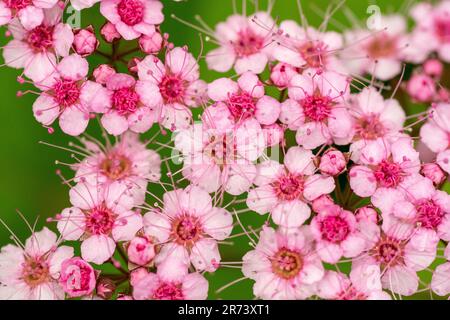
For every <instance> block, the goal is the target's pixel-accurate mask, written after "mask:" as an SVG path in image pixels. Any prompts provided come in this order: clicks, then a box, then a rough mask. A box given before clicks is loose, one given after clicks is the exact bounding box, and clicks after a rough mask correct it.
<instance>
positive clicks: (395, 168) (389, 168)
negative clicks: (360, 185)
mask: <svg viewBox="0 0 450 320" xmlns="http://www.w3.org/2000/svg"><path fill="white" fill-rule="evenodd" d="M374 175H375V178H376V179H377V181H378V184H379V185H380V186H382V187H386V188H394V187H397V186H398V185H399V184H400V182H402V181H403V170H402V168H401V167H400V165H399V164H397V163H395V162H391V161H389V160H383V161H381V163H380V164H379V165H378V166H377V168H376V169H375V172H374Z"/></svg>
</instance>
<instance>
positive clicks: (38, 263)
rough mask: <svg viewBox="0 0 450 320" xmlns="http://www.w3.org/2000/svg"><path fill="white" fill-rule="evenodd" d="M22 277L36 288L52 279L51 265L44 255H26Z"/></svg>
mask: <svg viewBox="0 0 450 320" xmlns="http://www.w3.org/2000/svg"><path fill="white" fill-rule="evenodd" d="M22 279H23V281H25V283H26V284H27V285H28V286H30V287H31V288H34V287H36V286H38V285H40V284H42V283H45V282H47V281H48V280H49V279H50V267H49V265H48V263H47V261H46V259H45V258H44V257H26V258H25V262H23V263H22Z"/></svg>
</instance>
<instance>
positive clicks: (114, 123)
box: [101, 111, 128, 136]
mask: <svg viewBox="0 0 450 320" xmlns="http://www.w3.org/2000/svg"><path fill="white" fill-rule="evenodd" d="M101 123H102V126H103V127H104V128H105V129H106V131H108V133H109V134H112V135H115V136H118V135H120V134H122V133H124V132H125V131H127V129H128V120H127V118H125V117H124V116H121V115H120V114H119V113H117V112H116V111H110V112H108V113H105V114H104V115H103V117H102V119H101Z"/></svg>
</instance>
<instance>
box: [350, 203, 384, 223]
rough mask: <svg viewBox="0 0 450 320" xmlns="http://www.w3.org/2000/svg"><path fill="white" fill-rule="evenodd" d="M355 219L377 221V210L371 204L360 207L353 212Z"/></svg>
mask: <svg viewBox="0 0 450 320" xmlns="http://www.w3.org/2000/svg"><path fill="white" fill-rule="evenodd" d="M355 215H356V220H358V221H370V222H373V223H378V212H377V211H376V210H375V209H374V208H373V207H371V206H365V207H361V208H359V209H358V210H356V212H355Z"/></svg>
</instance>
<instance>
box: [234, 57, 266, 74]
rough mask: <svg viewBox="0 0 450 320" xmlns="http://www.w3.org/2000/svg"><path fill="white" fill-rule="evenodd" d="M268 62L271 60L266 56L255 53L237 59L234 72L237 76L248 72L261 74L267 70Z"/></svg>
mask: <svg viewBox="0 0 450 320" xmlns="http://www.w3.org/2000/svg"><path fill="white" fill-rule="evenodd" d="M268 61H269V59H268V58H267V55H266V54H264V53H262V52H258V53H254V54H252V55H249V56H244V57H239V58H237V59H236V64H235V65H234V70H235V71H236V73H237V74H243V73H244V72H248V71H250V72H253V73H256V74H260V73H262V72H263V71H264V69H265V68H266V65H267V62H268Z"/></svg>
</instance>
